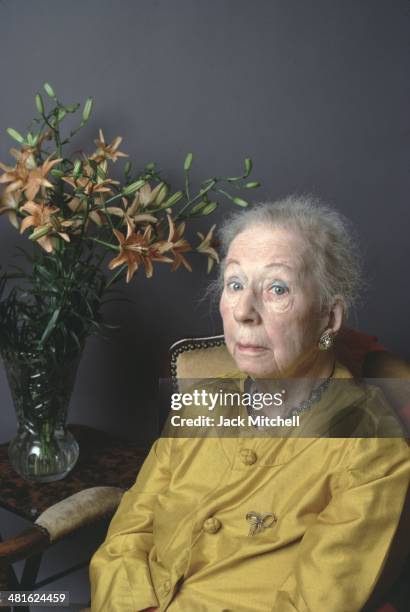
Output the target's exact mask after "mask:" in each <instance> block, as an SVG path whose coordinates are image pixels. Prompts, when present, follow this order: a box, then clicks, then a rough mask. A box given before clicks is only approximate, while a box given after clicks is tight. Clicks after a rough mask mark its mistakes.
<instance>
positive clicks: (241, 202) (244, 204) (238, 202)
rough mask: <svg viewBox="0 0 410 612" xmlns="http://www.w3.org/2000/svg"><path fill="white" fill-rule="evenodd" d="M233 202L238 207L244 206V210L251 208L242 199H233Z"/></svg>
mask: <svg viewBox="0 0 410 612" xmlns="http://www.w3.org/2000/svg"><path fill="white" fill-rule="evenodd" d="M232 201H233V203H234V204H236V205H237V206H242V208H246V207H247V206H249V204H248V202H247V201H246V200H242V198H232Z"/></svg>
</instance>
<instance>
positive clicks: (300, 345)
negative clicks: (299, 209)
mask: <svg viewBox="0 0 410 612" xmlns="http://www.w3.org/2000/svg"><path fill="white" fill-rule="evenodd" d="M312 268H313V261H312V254H311V252H310V249H309V248H308V245H307V243H306V241H305V239H304V238H303V237H302V236H301V234H299V233H298V232H297V231H295V230H291V229H286V228H284V227H269V226H261V225H255V226H253V227H250V228H249V229H247V230H245V231H243V232H242V233H240V234H238V235H237V236H236V238H235V239H234V240H233V241H232V243H231V245H230V248H229V251H228V253H227V257H226V266H225V271H224V289H223V293H222V296H221V301H220V306H219V307H220V313H221V316H222V319H223V326H224V334H225V340H226V344H227V347H228V350H229V352H230V353H231V355H232V356H233V358H234V359H235V361H236V364H237V366H238V368H239V369H240V370H241V371H242V372H246V373H247V374H249V375H250V376H253V377H254V378H258V377H259V378H267V377H278V376H280V377H282V376H283V377H286V376H289V377H291V376H304V375H306V374H307V373H308V372H309V369H310V368H311V366H312V363H313V362H314V360H315V357H316V356H317V354H318V349H317V343H318V340H319V338H320V335H321V332H322V331H323V327H324V325H325V322H326V318H323V317H321V316H320V311H319V290H318V286H317V283H316V281H315V279H314V277H313V274H312Z"/></svg>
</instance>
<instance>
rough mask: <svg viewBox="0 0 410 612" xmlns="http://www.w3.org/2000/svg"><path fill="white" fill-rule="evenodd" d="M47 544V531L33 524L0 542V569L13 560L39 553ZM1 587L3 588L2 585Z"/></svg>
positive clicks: (48, 541)
mask: <svg viewBox="0 0 410 612" xmlns="http://www.w3.org/2000/svg"><path fill="white" fill-rule="evenodd" d="M49 546H50V537H49V534H48V532H47V531H46V530H45V529H43V528H42V527H39V526H37V525H34V526H33V527H30V528H29V529H26V530H25V531H23V532H22V533H19V535H18V536H15V537H14V538H9V539H8V540H5V541H4V542H0V570H1V569H2V568H4V567H6V566H7V565H10V564H11V563H14V562H15V561H20V560H21V559H26V558H27V557H30V556H31V555H35V554H37V553H40V552H42V551H43V550H45V549H46V548H48V547H49ZM0 573H1V572H0ZM2 588H3V589H4V586H2Z"/></svg>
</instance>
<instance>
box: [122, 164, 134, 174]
mask: <svg viewBox="0 0 410 612" xmlns="http://www.w3.org/2000/svg"><path fill="white" fill-rule="evenodd" d="M131 166H132V163H131V162H130V161H127V162H126V164H125V166H124V172H125V174H129V173H130V172H131Z"/></svg>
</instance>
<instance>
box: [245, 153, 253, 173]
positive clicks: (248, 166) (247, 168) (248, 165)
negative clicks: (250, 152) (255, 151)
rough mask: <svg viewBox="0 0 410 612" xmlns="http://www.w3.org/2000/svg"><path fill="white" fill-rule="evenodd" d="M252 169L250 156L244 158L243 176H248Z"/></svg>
mask: <svg viewBox="0 0 410 612" xmlns="http://www.w3.org/2000/svg"><path fill="white" fill-rule="evenodd" d="M251 170H252V160H251V158H250V157H247V158H246V159H245V176H249V174H250V173H251Z"/></svg>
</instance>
